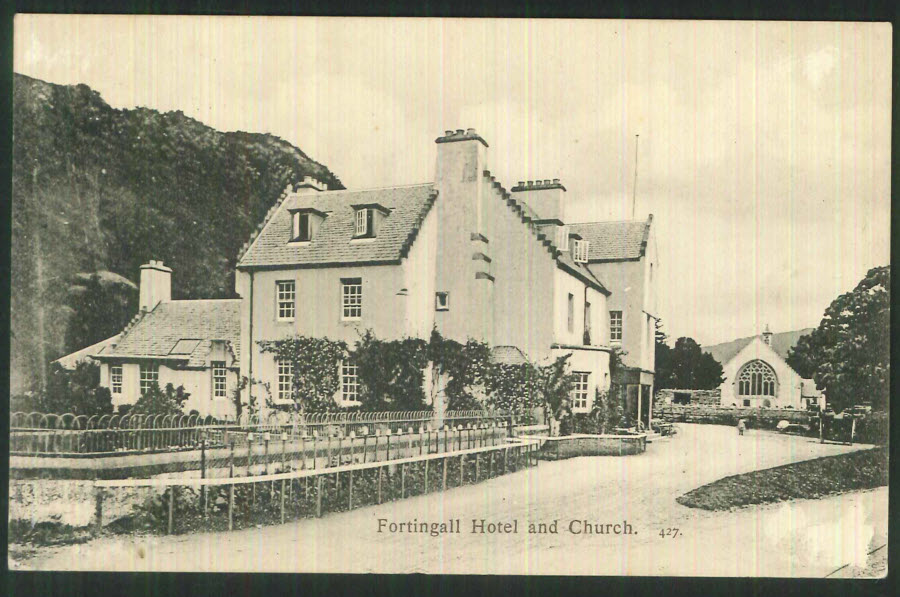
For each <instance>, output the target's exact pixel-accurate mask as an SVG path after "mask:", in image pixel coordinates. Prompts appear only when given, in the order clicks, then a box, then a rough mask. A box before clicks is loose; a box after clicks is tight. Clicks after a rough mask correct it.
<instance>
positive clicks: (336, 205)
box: [237, 183, 436, 268]
mask: <svg viewBox="0 0 900 597" xmlns="http://www.w3.org/2000/svg"><path fill="white" fill-rule="evenodd" d="M435 198H436V191H435V189H434V185H433V184H431V183H426V184H418V185H410V186H400V187H386V188H381V189H368V190H360V191H350V190H344V191H327V192H321V193H308V194H300V195H297V194H290V195H288V196H287V197H286V198H285V199H284V200H283V201H282V203H281V205H280V206H279V207H278V209H277V210H276V211H275V213H274V214H273V215H272V217H271V218H270V219H269V220H268V221H267V222H266V223H265V225H264V226H263V228H262V230H261V231H260V233H259V235H258V236H257V237H256V238H255V239H254V240H253V242H252V243H251V245H250V247H249V248H248V249H247V251H246V252H245V253H244V255H243V257H242V258H241V259H240V261H239V262H238V266H237V267H238V268H254V267H267V266H268V267H272V266H282V265H291V266H309V267H315V266H324V265H329V264H331V265H336V264H347V263H373V262H376V263H379V262H380V263H393V262H397V261H399V260H400V259H401V258H402V257H404V256H405V255H406V252H407V251H408V250H409V247H410V246H411V245H412V242H413V241H414V240H415V237H416V234H417V233H418V230H419V227H420V225H421V223H422V220H423V219H424V218H425V215H426V214H427V213H428V210H429V209H431V206H432V205H433V204H434V201H435ZM370 203H377V204H379V205H382V206H384V207H386V208H388V209H389V210H390V214H389V215H388V216H386V217H385V218H384V220H383V221H382V222H381V227H380V228H379V230H378V236H377V237H375V238H374V239H361V240H356V241H352V242H351V238H352V237H353V235H354V233H355V230H356V227H355V226H356V224H355V210H354V209H353V207H352V206H353V205H359V204H370ZM302 208H312V209H317V210H320V211H323V212H327V213H328V216H327V217H326V218H325V219H324V221H323V222H322V223H321V225H320V226H319V228H318V230H316V232H315V234H314V235H313V238H312V240H311V241H310V242H309V243H308V244H302V245H300V244H296V243H294V244H288V240H289V238H290V235H291V214H290V212H291V210H294V209H302Z"/></svg>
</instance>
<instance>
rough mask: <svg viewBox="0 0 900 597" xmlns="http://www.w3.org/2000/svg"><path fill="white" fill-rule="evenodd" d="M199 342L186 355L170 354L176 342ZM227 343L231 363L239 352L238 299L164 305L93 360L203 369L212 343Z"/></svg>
mask: <svg viewBox="0 0 900 597" xmlns="http://www.w3.org/2000/svg"><path fill="white" fill-rule="evenodd" d="M189 339H193V340H199V341H200V342H198V343H197V346H196V347H195V348H194V349H193V350H192V351H191V352H190V353H189V354H171V351H172V349H173V348H174V347H175V345H176V344H178V342H179V340H189ZM215 340H220V341H222V340H224V341H226V342H228V344H229V346H230V348H231V351H232V353H233V354H234V357H235V360H236V361H237V360H238V359H240V352H241V301H240V299H222V300H196V301H164V302H161V303H159V304H158V305H157V306H156V307H155V308H154V309H153V310H152V311H149V312H147V313H143V314H141V315H139V316H138V317H137V318H136V321H135V322H134V323H132V324H131V325H130V327H128V328H126V329H125V331H123V332H122V337H121V338H120V339H119V342H118V343H117V344H115V346H111V345H110V346H106V347H105V348H104V349H103V350H101V351H100V352H98V353H97V354H96V355H94V356H95V358H98V359H109V358H117V357H118V358H159V359H166V360H177V361H182V362H183V363H184V364H186V366H188V367H205V366H206V365H207V357H208V355H209V351H210V348H211V346H212V343H213V341H215Z"/></svg>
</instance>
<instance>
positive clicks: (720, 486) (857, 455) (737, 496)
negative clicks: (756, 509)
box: [676, 447, 888, 510]
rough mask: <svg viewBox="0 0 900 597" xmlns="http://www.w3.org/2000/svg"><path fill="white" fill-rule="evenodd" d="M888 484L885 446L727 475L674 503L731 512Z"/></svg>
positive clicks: (690, 492)
mask: <svg viewBox="0 0 900 597" xmlns="http://www.w3.org/2000/svg"><path fill="white" fill-rule="evenodd" d="M887 482H888V452H887V448H886V447H878V448H872V449H869V450H861V451H857V452H850V453H847V454H838V455H836V456H826V457H824V458H816V459H814V460H804V461H802V462H796V463H793V464H787V465H784V466H777V467H775V468H769V469H764V470H760V471H753V472H751V473H746V474H743V475H734V476H731V477H725V478H724V479H719V480H718V481H714V482H712V483H709V484H707V485H703V486H702V487H698V488H697V489H694V490H692V491H689V492H688V493H686V494H684V495H682V496H681V497H679V498H678V499H677V500H676V501H677V502H678V503H679V504H681V505H683V506H687V507H689V508H701V509H703V510H731V509H733V508H740V507H742V506H750V505H754V504H768V503H774V502H783V501H787V500H793V499H809V498H819V497H822V496H826V495H832V494H837V493H844V492H848V491H857V490H861V489H872V488H875V487H881V486H884V485H887Z"/></svg>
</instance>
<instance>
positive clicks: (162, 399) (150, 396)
mask: <svg viewBox="0 0 900 597" xmlns="http://www.w3.org/2000/svg"><path fill="white" fill-rule="evenodd" d="M189 397H190V393H188V392H186V391H185V389H184V386H178V387H177V388H176V387H175V386H173V385H172V384H170V383H168V384H166V388H165V389H161V388H160V387H159V385H158V384H157V385H154V386H152V387H151V388H150V390H148V391H147V392H144V393H143V394H141V397H140V398H138V401H137V402H135V403H134V406H132V407H131V409H130V410H129V411H128V413H129V414H134V415H183V414H184V403H185V402H186V401H187V399H188V398H189Z"/></svg>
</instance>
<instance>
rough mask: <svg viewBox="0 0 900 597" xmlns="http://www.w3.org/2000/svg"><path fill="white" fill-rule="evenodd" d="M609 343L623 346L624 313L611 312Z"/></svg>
mask: <svg viewBox="0 0 900 597" xmlns="http://www.w3.org/2000/svg"><path fill="white" fill-rule="evenodd" d="M609 341H610V342H615V343H617V344H621V342H622V312H621V311H610V312H609Z"/></svg>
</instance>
